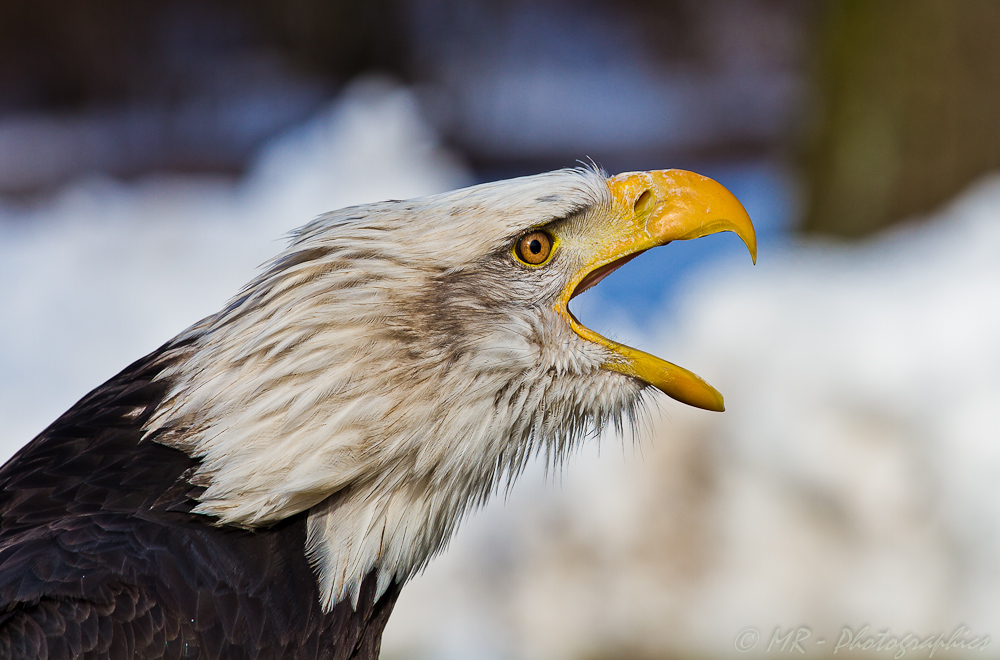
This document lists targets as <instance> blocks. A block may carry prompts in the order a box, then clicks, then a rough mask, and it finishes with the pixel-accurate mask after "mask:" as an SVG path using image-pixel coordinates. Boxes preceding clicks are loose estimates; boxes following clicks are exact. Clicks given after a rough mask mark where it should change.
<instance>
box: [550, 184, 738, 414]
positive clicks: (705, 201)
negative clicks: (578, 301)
mask: <svg viewBox="0 0 1000 660" xmlns="http://www.w3.org/2000/svg"><path fill="white" fill-rule="evenodd" d="M608 188H609V189H610V191H611V194H612V198H613V200H614V208H613V216H614V220H615V223H614V226H612V227H611V228H610V229H608V228H604V229H602V230H601V231H602V233H605V232H608V231H610V234H605V235H604V236H603V239H604V240H599V239H598V240H595V241H594V253H593V255H592V258H591V259H589V260H588V261H589V264H588V265H586V266H584V267H583V268H582V269H581V270H580V271H579V272H578V273H577V274H576V276H575V277H573V278H572V280H571V282H570V284H569V286H567V288H566V290H565V291H564V292H563V295H562V296H561V298H560V300H559V302H558V303H557V306H556V309H557V311H559V312H560V313H562V314H563V315H564V316H565V318H566V319H567V321H568V322H569V324H570V327H572V329H573V331H574V332H576V334H577V335H579V336H580V337H581V338H583V339H585V340H587V341H592V342H594V343H597V344H600V345H601V346H604V347H605V348H606V349H607V351H608V358H607V360H606V361H605V363H604V364H603V365H602V367H603V368H605V369H608V370H611V371H617V372H619V373H622V374H625V375H627V376H632V377H634V378H638V379H639V380H641V381H643V382H645V383H646V384H648V385H652V386H653V387H656V388H657V389H659V390H660V391H662V392H663V393H665V394H666V395H667V396H669V397H671V398H673V399H676V400H678V401H680V402H682V403H687V404H689V405H692V406H695V407H697V408H704V409H706V410H715V411H720V412H721V411H722V410H725V404H724V402H723V399H722V395H721V394H719V392H718V391H716V390H715V388H713V387H712V386H711V385H709V384H708V383H706V382H705V381H704V380H702V379H701V378H699V377H698V376H696V375H695V374H693V373H691V372H690V371H688V370H687V369H684V368H682V367H679V366H677V365H675V364H671V363H670V362H667V361H666V360H662V359H660V358H658V357H656V356H655V355H650V354H649V353H645V352H643V351H640V350H638V349H635V348H631V347H630V346H626V345H624V344H619V343H618V342H615V341H612V340H610V339H607V338H606V337H603V336H601V335H600V334H598V333H596V332H594V331H593V330H591V329H590V328H588V327H586V326H584V325H583V324H582V323H580V321H579V320H578V319H577V318H576V317H575V316H574V315H573V313H572V312H570V311H569V306H568V305H569V301H570V300H571V299H573V298H575V297H576V296H578V295H580V294H581V293H583V292H584V291H586V290H588V289H590V288H592V287H593V286H595V285H596V284H597V283H598V282H600V281H601V280H603V279H604V278H605V277H607V276H608V275H610V274H611V273H613V272H614V271H616V270H618V269H619V268H621V267H622V266H624V265H625V264H626V263H628V262H629V261H631V260H632V259H635V258H636V257H637V256H639V255H640V254H642V253H643V252H645V251H646V250H648V249H650V248H653V247H656V246H658V245H666V244H667V243H669V242H671V241H675V240H688V239H692V238H699V237H701V236H707V235H709V234H715V233H717V232H722V231H732V232H735V233H736V234H737V235H738V236H739V237H740V238H741V239H742V240H743V242H744V243H745V244H746V246H747V249H749V250H750V254H751V256H752V257H753V259H754V262H756V260H757V238H756V235H755V233H754V229H753V223H752V222H751V221H750V216H749V215H747V212H746V210H745V209H744V208H743V205H742V204H740V202H739V200H737V199H736V197H734V196H733V194H732V193H730V192H729V191H728V190H726V189H725V188H724V187H722V186H721V185H720V184H718V183H716V182H715V181H713V180H712V179H709V178H707V177H703V176H701V175H699V174H694V173H693V172H685V171H683V170H657V171H654V172H630V173H626V174H619V175H617V176H614V177H611V178H610V179H608Z"/></svg>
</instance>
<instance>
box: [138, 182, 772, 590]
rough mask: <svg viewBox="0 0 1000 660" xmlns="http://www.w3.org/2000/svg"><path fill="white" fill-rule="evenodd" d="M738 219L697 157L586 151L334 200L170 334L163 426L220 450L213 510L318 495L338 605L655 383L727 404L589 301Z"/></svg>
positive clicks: (261, 512)
mask: <svg viewBox="0 0 1000 660" xmlns="http://www.w3.org/2000/svg"><path fill="white" fill-rule="evenodd" d="M720 231H733V232H735V233H736V234H737V235H739V237H740V238H742V239H743V241H744V242H745V243H746V245H747V247H748V248H749V249H750V252H751V255H754V258H756V257H755V253H756V239H755V236H754V230H753V226H752V225H751V223H750V219H749V217H748V216H747V213H746V211H745V210H744V209H743V207H742V206H741V205H740V203H739V202H738V201H737V200H736V198H735V197H733V196H732V195H731V194H730V193H729V192H728V191H727V190H725V188H723V187H722V186H721V185H719V184H718V183H716V182H714V181H712V180H711V179H707V178H705V177H702V176H699V175H697V174H693V173H690V172H684V171H680V170H663V171H655V172H643V173H628V174H620V175H618V176H614V177H611V178H608V177H607V176H606V175H605V174H603V173H602V172H599V171H596V170H593V169H573V170H562V171H557V172H551V173H547V174H540V175H537V176H530V177H524V178H519V179H513V180H509V181H499V182H495V183H488V184H484V185H479V186H474V187H471V188H466V189H464V190H458V191H454V192H449V193H445V194H440V195H433V196H430V197H424V198H420V199H414V200H408V201H388V202H382V203H377V204H369V205H365V206H356V207H351V208H345V209H342V210H339V211H334V212H332V213H328V214H326V215H323V216H321V217H319V218H317V219H316V220H314V221H313V222H311V223H309V224H307V225H305V226H304V227H302V228H301V229H299V230H298V231H297V232H295V233H294V234H293V236H292V240H291V243H290V245H289V247H288V248H287V249H286V250H285V251H284V252H283V253H281V254H280V255H278V256H277V257H276V258H275V259H274V260H272V261H271V262H269V263H268V264H267V265H266V266H265V268H264V269H263V271H262V273H261V274H260V275H259V276H258V277H257V278H256V279H254V280H253V281H251V282H250V283H249V284H248V285H247V286H246V287H245V288H244V290H243V291H242V292H241V293H240V294H239V295H238V296H237V297H236V298H234V299H233V300H232V301H230V302H229V303H228V305H227V306H226V307H225V308H224V309H223V310H221V311H220V312H219V313H217V314H215V315H213V316H211V317H208V318H206V319H204V320H203V321H201V322H200V323H198V324H196V325H194V326H192V327H191V328H189V329H188V330H187V331H185V332H184V333H182V334H181V335H180V336H179V337H177V338H176V339H175V340H174V341H173V342H172V344H171V345H170V347H169V349H168V350H169V351H170V352H171V353H172V355H173V356H174V357H175V358H176V359H175V360H173V361H172V362H171V366H170V367H169V368H168V369H166V370H165V371H164V372H163V373H162V375H161V376H160V377H161V378H162V379H164V380H165V381H166V382H167V386H168V389H167V396H166V398H165V400H164V402H163V403H162V404H161V405H160V406H159V407H158V409H157V410H156V412H155V413H154V415H153V416H152V418H151V419H150V421H149V422H148V423H147V425H146V428H145V433H146V436H147V437H152V438H153V439H155V441H157V442H161V443H164V444H167V445H169V446H173V447H176V448H179V449H181V450H183V451H185V452H187V453H188V454H189V455H191V456H193V457H196V458H197V459H198V460H199V467H198V468H197V470H196V471H195V472H194V473H193V474H191V475H190V480H191V481H192V483H194V484H196V485H197V486H199V487H200V491H199V495H198V505H197V508H196V511H197V512H199V513H203V514H207V515H210V516H214V517H215V519H216V520H217V522H218V524H220V525H238V526H242V527H249V528H253V527H259V526H267V525H272V524H275V523H277V522H278V521H280V520H282V519H284V518H287V517H289V516H293V515H296V514H299V513H301V512H306V515H307V516H308V523H307V529H308V538H307V541H306V551H307V553H308V555H309V557H310V560H311V562H312V563H313V566H314V568H315V570H316V573H317V579H318V582H319V585H320V593H321V598H322V599H323V604H324V606H325V607H326V608H327V609H329V608H331V607H333V606H334V605H335V604H336V603H338V602H340V601H341V600H344V599H345V598H349V597H350V598H353V599H354V600H355V601H356V599H357V597H358V591H359V588H360V584H361V582H362V580H363V579H364V578H365V577H366V576H368V575H369V574H371V573H373V572H374V573H375V574H376V575H377V584H378V587H377V591H378V593H381V592H382V591H384V590H385V589H386V588H387V587H388V585H389V584H390V582H391V581H393V580H395V581H397V582H402V581H405V580H406V579H408V578H409V577H411V576H412V575H413V574H414V573H415V572H416V571H419V570H420V569H421V568H422V567H423V566H425V565H426V562H427V561H428V560H429V559H430V558H431V557H432V556H433V555H434V554H435V553H436V552H437V551H438V550H440V549H441V548H442V547H443V546H444V545H445V544H446V542H447V540H448V539H449V538H450V536H451V535H452V533H453V531H454V530H455V528H456V526H457V525H458V524H459V522H460V521H461V519H462V518H463V517H464V515H465V514H466V513H467V512H468V511H469V510H470V509H472V508H474V507H476V506H477V505H479V504H481V503H483V502H484V501H485V500H486V499H487V498H488V497H489V495H490V494H491V493H493V492H494V491H495V490H496V489H497V488H498V487H499V486H501V485H503V484H509V483H510V481H511V480H512V479H513V478H514V477H515V476H516V475H517V474H518V473H519V472H520V471H521V470H522V468H523V467H524V465H525V463H526V461H527V460H528V459H529V458H530V457H532V456H534V455H537V454H542V455H544V456H547V457H548V458H549V460H550V461H555V462H558V461H559V460H561V458H562V457H564V456H565V455H566V453H567V452H568V451H569V450H570V449H571V448H572V447H573V446H574V445H575V444H576V443H578V442H579V441H580V440H581V439H582V438H585V437H587V436H590V435H593V434H596V433H597V432H598V431H599V430H600V429H601V428H602V427H603V426H604V425H605V424H607V423H609V422H610V423H614V424H619V425H620V424H621V423H622V420H623V419H628V417H629V415H630V413H631V412H632V411H633V410H634V409H635V407H636V406H637V405H638V404H639V402H640V400H641V397H642V396H643V393H644V392H647V391H651V389H655V390H659V391H661V392H664V393H665V394H667V395H668V396H670V397H673V398H674V399H677V400H679V401H682V402H684V403H688V404H691V405H694V406H698V407H701V408H706V409H709V410H720V411H721V410H722V409H723V403H722V397H721V396H720V395H719V393H718V392H716V391H715V390H714V389H713V388H712V387H711V386H709V385H708V384H707V383H705V382H704V381H702V380H701V379H700V378H698V377H697V376H695V375H694V374H692V373H691V372H689V371H686V370H685V369H682V368H680V367H678V366H675V365H673V364H671V363H669V362H666V361H664V360H661V359H660V358H657V357H654V356H652V355H649V354H647V353H644V352H642V351H639V350H636V349H634V348H630V347H628V346H624V345H622V344H619V343H616V342H614V341H611V340H609V339H606V338H604V337H602V336H601V335H599V334H597V333H596V332H594V331H593V330H590V329H589V328H587V327H585V326H583V325H582V324H581V323H580V322H579V321H578V320H577V319H576V318H575V317H574V316H573V314H572V313H571V312H570V311H569V307H568V304H569V301H570V299H571V298H573V297H574V296H576V295H578V294H579V293H580V292H582V291H584V290H586V289H587V288H589V287H591V286H593V285H595V284H597V282H599V281H600V280H601V279H602V278H603V277H605V276H606V275H608V274H609V273H610V272H612V271H613V270H615V269H616V268H618V267H619V266H621V265H622V264H623V263H625V262H626V261H628V260H629V259H631V258H633V257H635V256H636V255H638V254H639V253H641V252H643V251H645V250H647V249H649V248H652V247H655V246H658V245H663V244H665V243H668V242H670V241H673V240H685V239H689V238H697V237H699V236H704V235H707V234H711V233H715V232H720Z"/></svg>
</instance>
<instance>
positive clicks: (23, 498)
mask: <svg viewBox="0 0 1000 660" xmlns="http://www.w3.org/2000/svg"><path fill="white" fill-rule="evenodd" d="M175 348H176V347H175ZM169 355H170V352H167V351H163V350H161V351H158V352H156V353H153V354H151V355H150V356H148V357H146V358H144V359H142V360H140V361H138V362H136V363H135V364H133V365H131V366H130V367H128V368H127V369H125V370H124V371H123V372H122V373H120V374H118V375H117V376H115V377H114V378H112V379H111V380H110V381H108V382H107V383H105V384H104V385H102V386H101V387H99V388H97V389H96V390H94V391H93V392H91V393H90V394H89V395H87V396H86V397H85V398H84V399H82V400H81V401H80V402H79V403H77V404H76V405H75V406H73V408H71V409H70V410H69V411H68V412H66V414H64V415H63V416H62V417H60V418H59V419H58V420H57V421H56V422H55V423H53V424H52V425H51V426H50V427H49V428H47V429H46V430H45V431H43V432H42V433H41V434H40V435H39V436H38V437H37V438H35V439H34V440H33V441H32V442H31V443H30V444H28V445H27V446H26V447H24V448H23V449H22V450H21V451H20V452H18V453H17V454H16V455H15V456H14V458H12V459H11V460H10V461H9V462H8V463H7V464H6V465H4V466H3V467H2V468H0V489H2V490H0V658H5V659H6V658H10V659H12V660H20V659H22V658H23V659H27V658H52V659H60V660H61V659H64V658H65V659H69V658H88V659H89V658H95V659H96V658H109V659H111V658H143V659H145V658H199V659H202V658H204V659H209V658H211V659H214V658H220V659H221V658H226V659H229V658H232V659H237V658H241V659H242V658H289V659H292V658H302V659H305V658H326V659H330V660H341V659H347V658H358V659H361V658H375V657H377V655H378V649H379V644H380V640H381V636H382V630H383V628H384V627H385V624H386V621H387V619H388V616H389V613H390V612H391V610H392V607H393V605H394V604H395V601H396V597H397V595H398V593H399V587H398V585H392V586H391V587H390V588H389V590H388V592H387V593H386V594H385V595H384V596H382V597H381V598H380V599H379V600H378V601H377V602H372V600H373V594H374V591H375V581H374V579H373V577H371V576H370V577H369V578H368V579H366V580H365V582H364V584H363V587H362V590H361V598H360V600H359V603H358V607H357V611H355V610H354V609H353V608H352V607H351V604H350V603H349V602H342V603H339V604H338V605H337V606H336V607H335V608H334V610H333V611H332V612H331V613H329V614H324V613H323V612H322V610H321V608H320V602H319V597H318V593H317V586H316V578H315V575H314V573H313V570H312V568H311V567H310V565H309V563H308V561H307V560H306V557H305V552H304V545H305V525H306V518H305V514H299V515H297V516H294V517H292V518H289V519H287V520H284V521H282V522H281V523H279V524H277V525H274V526H272V527H268V528H263V529H257V530H246V529H241V528H237V527H231V526H220V525H217V524H215V523H214V520H213V519H212V518H210V517H207V516H203V515H198V514H194V513H191V508H192V506H193V505H194V502H193V500H192V499H191V498H192V497H193V496H196V495H197V492H198V491H197V488H196V487H193V486H191V484H190V483H189V482H188V481H187V479H186V475H188V474H191V472H192V470H193V468H195V467H196V466H197V462H196V460H195V459H192V458H191V457H189V456H187V455H186V454H185V453H183V452H181V451H179V450H176V449H172V448H170V447H167V446H164V445H161V444H159V443H157V442H155V439H149V438H147V439H145V440H142V439H141V438H142V432H141V428H142V425H143V424H144V423H145V421H146V420H147V419H148V417H149V415H150V414H151V413H152V411H153V410H154V409H155V407H156V405H157V403H158V402H159V401H160V400H161V398H162V396H163V394H164V391H165V389H166V386H167V384H166V383H164V382H162V381H154V378H155V377H156V375H157V374H159V373H160V371H161V370H162V369H163V368H164V366H166V363H167V361H169V359H170V358H169Z"/></svg>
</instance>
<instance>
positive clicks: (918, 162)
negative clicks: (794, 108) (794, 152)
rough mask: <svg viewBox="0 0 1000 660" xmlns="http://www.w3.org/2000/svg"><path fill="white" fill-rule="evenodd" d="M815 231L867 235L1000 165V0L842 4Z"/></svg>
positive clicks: (829, 63) (829, 52)
mask: <svg viewBox="0 0 1000 660" xmlns="http://www.w3.org/2000/svg"><path fill="white" fill-rule="evenodd" d="M828 12H829V14H828V17H827V21H826V22H825V28H824V29H825V34H824V39H823V42H822V45H821V47H820V49H821V55H820V66H821V71H820V75H819V80H820V89H819V98H818V101H819V103H818V109H819V111H820V116H819V118H818V121H817V123H816V125H815V129H816V132H815V133H814V135H813V136H812V137H813V140H812V143H811V145H810V150H809V152H808V155H807V158H806V171H807V183H808V184H809V195H810V199H809V203H808V204H809V205H808V209H807V215H806V220H805V225H804V229H805V230H806V231H813V232H820V233H827V234H836V235H841V236H860V235H863V234H866V233H869V232H872V231H874V230H877V229H879V228H881V227H883V226H885V225H888V224H890V223H893V222H896V221H899V220H903V219H906V218H907V217H909V216H912V215H914V214H919V213H923V212H926V211H928V210H930V209H933V208H934V207H935V206H937V205H939V204H941V203H942V202H943V201H944V200H946V199H948V198H949V197H951V196H953V195H954V194H956V193H957V192H959V191H960V190H961V189H962V188H963V187H965V186H966V185H968V184H969V183H970V182H971V181H972V180H974V179H975V178H977V177H978V176H980V175H981V174H982V173H984V172H986V171H988V170H992V169H996V168H998V167H1000V37H998V35H1000V2H997V1H996V0H832V1H831V2H830V3H829V5H828Z"/></svg>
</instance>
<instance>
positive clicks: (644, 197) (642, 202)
mask: <svg viewBox="0 0 1000 660" xmlns="http://www.w3.org/2000/svg"><path fill="white" fill-rule="evenodd" d="M655 202H656V200H655V198H654V197H653V193H651V192H650V191H648V190H643V191H642V194H641V195H639V196H638V197H636V198H635V204H633V205H632V211H633V212H634V213H635V214H636V215H642V214H645V213H648V212H649V211H650V210H652V207H653V204H654V203H655Z"/></svg>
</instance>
